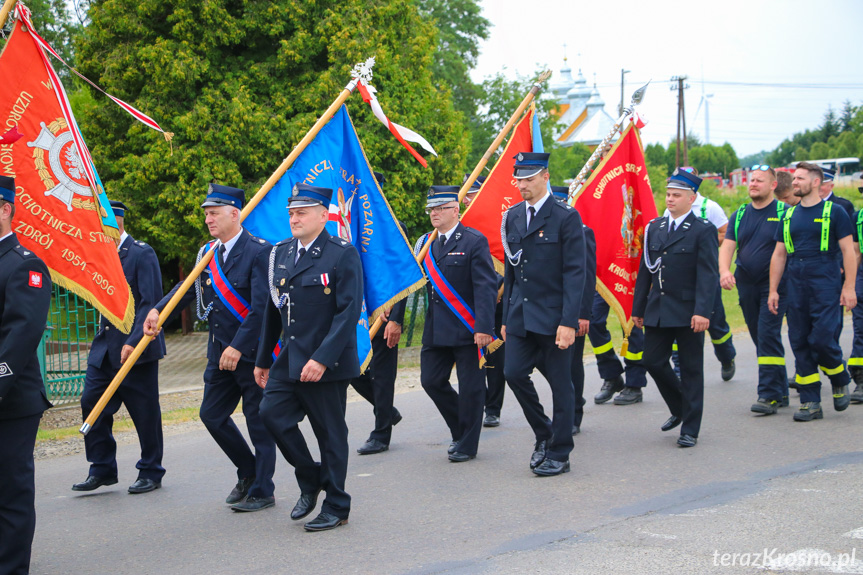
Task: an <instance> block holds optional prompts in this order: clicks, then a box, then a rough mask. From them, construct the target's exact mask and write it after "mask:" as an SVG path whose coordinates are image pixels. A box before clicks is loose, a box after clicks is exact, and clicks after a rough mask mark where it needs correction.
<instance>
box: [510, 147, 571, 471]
mask: <svg viewBox="0 0 863 575" xmlns="http://www.w3.org/2000/svg"><path fill="white" fill-rule="evenodd" d="M549 156H550V154H544V153H527V152H522V153H519V154H518V155H516V157H515V159H516V162H515V165H514V173H513V177H514V178H515V179H516V180H517V186H518V190H519V193H520V194H521V197H522V199H523V200H524V201H523V202H519V203H518V204H515V205H514V206H512V207H511V208H510V209H509V210H507V211H506V212H505V214H504V218H505V220H504V222H503V225H502V227H501V240H502V243H503V245H504V251H505V253H506V259H507V261H506V270H505V275H504V296H503V297H504V314H503V317H504V319H503V321H504V326H503V328H502V329H501V332H502V335H503V336H504V338H505V339H506V343H507V353H506V363H505V366H504V374H505V376H506V380H507V383H509V385H510V388H511V389H512V391H513V393H514V394H515V396H516V399H518V402H519V404H521V407H522V410H523V411H524V415H525V418H526V419H527V421H528V424H530V426H531V429H532V430H533V432H534V437H535V439H536V443H535V444H534V450H533V454H532V455H531V458H530V468H531V470H532V471H533V472H534V473H535V474H537V475H540V476H553V475H559V474H561V473H566V472H568V471H569V470H570V463H569V454H570V452H571V451H572V447H573V441H572V426H573V423H574V421H575V412H574V411H575V410H574V406H575V391H574V389H573V385H572V372H571V368H572V350H571V349H570V348H571V347H572V345H573V344H574V343H575V339H576V333H577V332H578V329H579V321H578V320H579V316H580V315H581V311H582V306H581V300H582V297H583V292H584V282H585V278H586V269H585V268H586V260H585V245H584V244H585V240H584V226H583V224H582V222H581V216H579V215H578V212H577V211H576V210H575V209H573V208H572V207H570V206H567V205H565V204H563V203H561V202H558V201H557V200H555V199H554V198H553V197H552V195H551V193H549V191H548V180H549V173H548V159H549ZM534 367H538V368H539V370H540V372H541V373H542V374H543V375H544V376H545V379H546V380H547V381H548V383H549V386H550V387H551V391H552V402H553V413H554V415H553V420H551V421H550V420H549V419H548V417H547V416H546V415H545V412H544V411H543V407H542V404H541V403H540V401H539V397H538V395H537V393H536V388H535V387H534V384H533V382H532V381H531V379H530V373H531V371H532V370H533V368H534Z"/></svg>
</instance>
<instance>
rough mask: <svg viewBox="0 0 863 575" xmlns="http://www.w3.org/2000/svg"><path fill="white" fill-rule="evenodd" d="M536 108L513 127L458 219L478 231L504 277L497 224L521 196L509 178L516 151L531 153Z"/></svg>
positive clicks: (510, 177)
mask: <svg viewBox="0 0 863 575" xmlns="http://www.w3.org/2000/svg"><path fill="white" fill-rule="evenodd" d="M534 113H536V108H535V105H534V104H531V106H530V109H529V110H528V112H527V114H525V115H524V117H523V118H522V119H521V120H520V121H519V123H518V124H516V126H515V130H514V131H513V134H512V137H511V138H510V139H509V142H507V144H506V146H505V147H504V149H503V154H502V155H501V157H500V159H499V160H498V162H497V164H495V166H494V168H492V170H491V173H490V174H489V175H488V177H487V178H486V180H485V182H483V184H482V187H481V188H480V190H479V193H477V195H476V198H474V200H473V201H472V202H471V203H470V206H468V208H467V210H465V212H464V214H463V215H462V217H461V222H462V223H463V224H464V225H466V226H468V227H471V228H473V229H475V230H478V231H479V232H481V233H482V234H483V235H484V236H485V237H486V238H487V239H488V246H489V248H491V257H492V259H493V260H494V267H495V269H496V270H497V272H498V273H499V274H500V275H503V269H504V265H503V262H504V261H505V260H504V258H505V257H506V255H505V254H504V252H503V244H502V243H501V241H500V222H501V220H502V219H503V213H504V212H505V211H507V210H508V209H509V208H510V207H511V206H512V205H514V204H517V203H519V202H520V201H521V194H520V193H519V192H518V188H517V187H516V180H515V178H513V177H512V171H513V166H514V165H515V155H516V154H518V153H519V152H528V151H533V132H532V124H533V122H532V121H531V119H532V118H533V115H534Z"/></svg>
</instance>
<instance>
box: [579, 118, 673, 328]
mask: <svg viewBox="0 0 863 575" xmlns="http://www.w3.org/2000/svg"><path fill="white" fill-rule="evenodd" d="M574 206H575V208H576V209H577V210H578V212H579V214H581V219H582V220H583V221H584V223H585V224H586V225H587V226H589V227H590V228H591V229H592V230H593V232H594V234H596V289H597V291H599V293H600V294H601V295H602V297H603V298H604V299H605V301H607V302H608V305H609V306H610V307H611V309H613V310H614V312H615V313H616V314H617V317H618V319H619V320H620V324H621V325H622V326H623V328H624V331H625V332H626V334H627V335H628V334H629V331H630V330H631V329H632V324H631V322H630V318H631V316H632V295H633V291H634V290H635V278H636V276H637V275H638V266H639V264H640V262H641V255H642V253H643V249H644V228H645V226H647V224H648V223H650V220H652V219H653V218H655V217H656V216H657V215H658V214H657V212H656V202H655V201H654V199H653V191H652V190H651V189H650V180H649V179H648V177H647V163H646V162H645V160H644V150H643V148H642V146H641V138H640V136H639V133H638V130H637V129H635V128H634V126H633V124H632V123H631V122H630V124H629V127H627V128H626V130H625V131H624V132H623V135H622V136H621V137H620V139H619V140H617V143H616V144H614V146H613V147H612V148H611V150H610V151H609V152H608V154H606V156H605V158H604V159H603V160H602V162H600V164H599V166H597V168H596V170H594V171H593V174H591V176H590V178H588V180H587V182H585V184H584V186H583V187H582V188H581V190H579V193H578V195H577V196H576V198H575V203H574Z"/></svg>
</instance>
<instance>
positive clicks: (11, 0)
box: [0, 0, 18, 28]
mask: <svg viewBox="0 0 863 575" xmlns="http://www.w3.org/2000/svg"><path fill="white" fill-rule="evenodd" d="M17 1H18V0H6V1H5V2H4V3H3V7H2V8H0V28H2V27H3V26H5V25H6V20H7V19H8V18H9V12H11V11H12V8H14V7H15V3H16V2H17Z"/></svg>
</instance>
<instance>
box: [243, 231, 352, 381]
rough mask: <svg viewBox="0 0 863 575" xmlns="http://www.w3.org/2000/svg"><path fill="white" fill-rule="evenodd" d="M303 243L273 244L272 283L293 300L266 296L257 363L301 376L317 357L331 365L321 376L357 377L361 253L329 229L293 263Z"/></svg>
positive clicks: (275, 374) (280, 375)
mask: <svg viewBox="0 0 863 575" xmlns="http://www.w3.org/2000/svg"><path fill="white" fill-rule="evenodd" d="M298 243H299V242H298V241H297V239H296V238H290V239H287V240H285V241H283V242H279V243H278V244H277V245H276V246H275V247H274V248H273V250H275V252H276V254H275V260H274V265H273V284H274V287H275V289H276V290H278V295H279V296H282V295H288V296H290V302H289V303H287V302H286V303H285V305H284V306H283V307H282V308H281V309H279V308H277V307H276V305H275V304H274V303H273V301H272V298H271V297H268V298H267V304H266V307H265V311H264V321H263V327H262V328H261V347H260V349H259V350H258V359H257V361H256V362H255V365H256V366H258V367H262V368H269V369H270V378H272V379H278V380H282V381H287V380H296V381H299V379H300V373H301V372H302V371H303V367H305V365H306V363H308V361H309V359H313V360H315V361H317V362H319V363H321V364H323V365H324V366H325V367H326V368H327V369H326V371H324V375H323V376H322V377H321V381H341V380H345V379H351V378H354V377H357V376H359V375H360V361H359V358H358V357H357V322H358V321H359V319H360V313H361V311H362V306H363V268H362V264H361V263H360V254H359V253H358V252H357V249H356V248H355V247H354V246H353V244H351V243H350V242H347V241H345V240H341V239H339V238H336V237H333V236H331V235H330V234H329V232H327V230H324V231H322V232H321V235H319V236H318V237H317V239H315V241H314V243H313V244H312V246H311V247H310V248H309V250H308V252H307V253H306V254H305V255H304V256H303V257H302V258H301V259H300V260H299V261H298V262H297V264H296V265H294V259H295V257H296V255H297V249H298ZM324 274H327V276H326V277H323V276H324ZM325 283H326V285H325ZM283 299H285V298H283ZM288 310H290V317H288ZM283 333H284V339H283V344H282V351H281V353H280V354H279V357H278V358H276V360H275V362H274V361H273V355H272V351H273V347H275V345H276V343H277V342H278V341H279V336H280V335H281V334H283ZM271 366H272V367H271Z"/></svg>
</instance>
